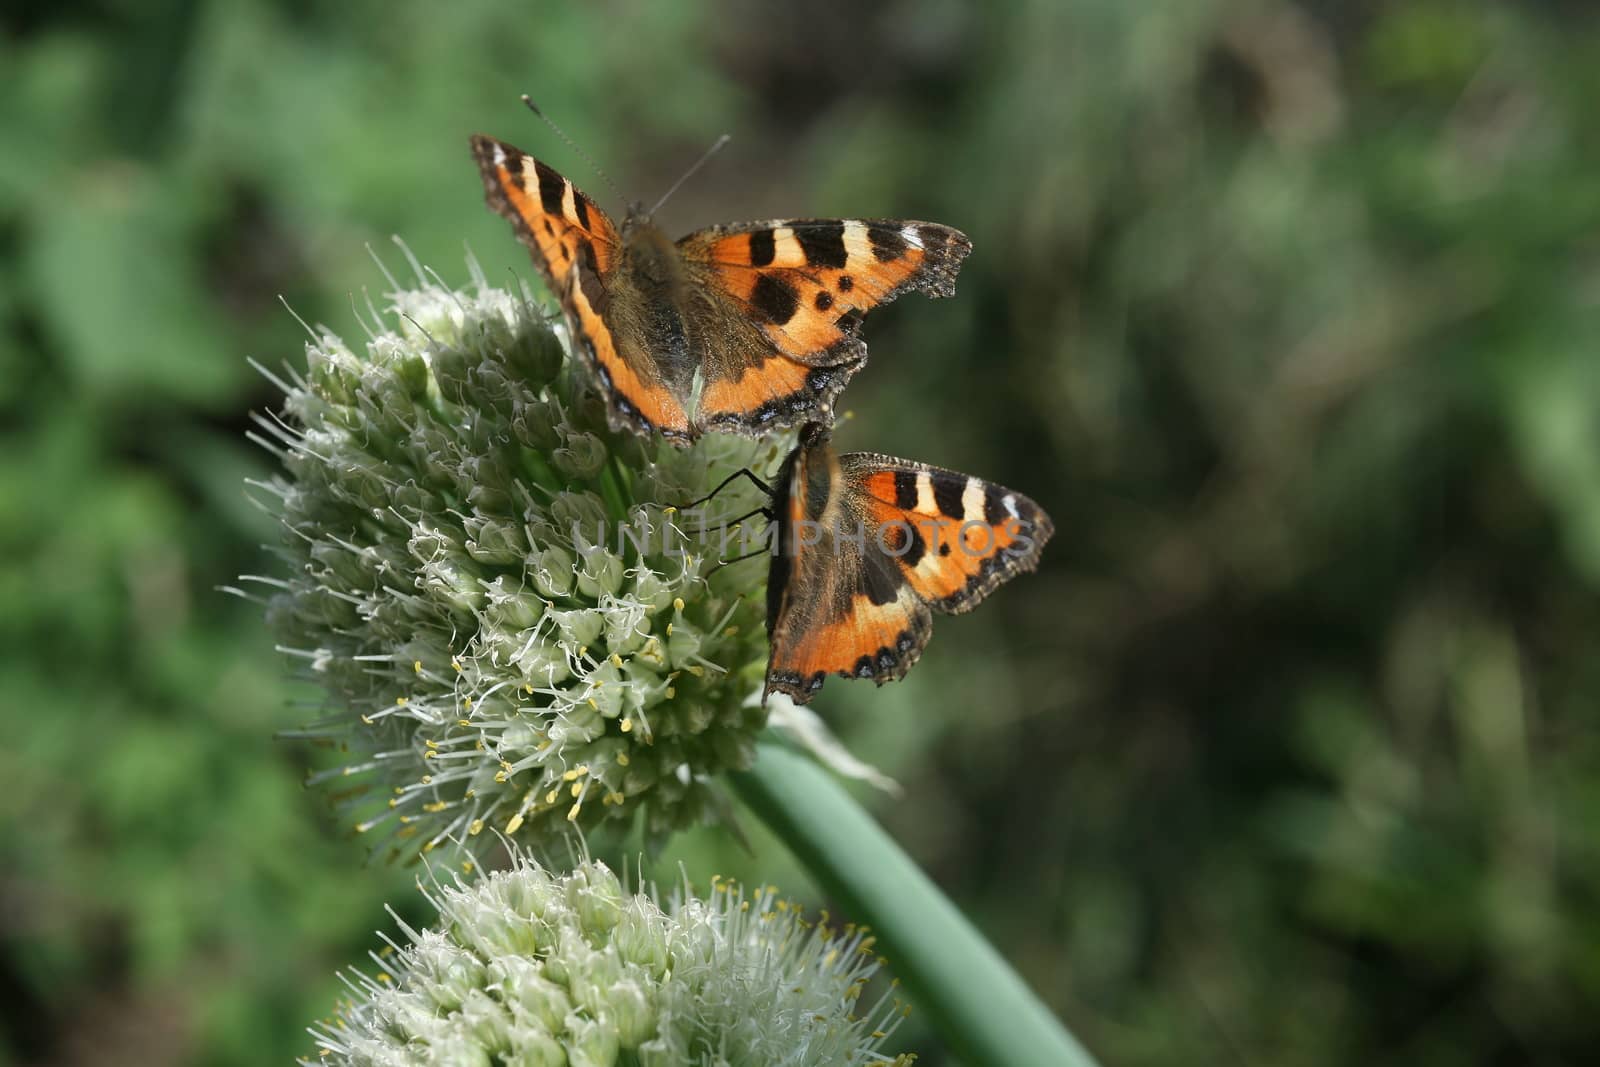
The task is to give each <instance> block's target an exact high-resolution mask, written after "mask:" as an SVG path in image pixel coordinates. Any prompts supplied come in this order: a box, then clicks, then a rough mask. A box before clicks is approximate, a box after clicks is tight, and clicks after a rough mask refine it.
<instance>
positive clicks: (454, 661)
mask: <svg viewBox="0 0 1600 1067" xmlns="http://www.w3.org/2000/svg"><path fill="white" fill-rule="evenodd" d="M450 666H452V667H454V668H455V669H456V673H457V674H460V673H461V661H460V660H458V659H456V658H455V657H454V656H451V657H450Z"/></svg>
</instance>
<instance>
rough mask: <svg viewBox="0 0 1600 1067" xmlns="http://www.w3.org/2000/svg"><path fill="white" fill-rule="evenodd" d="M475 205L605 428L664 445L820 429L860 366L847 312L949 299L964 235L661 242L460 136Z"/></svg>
mask: <svg viewBox="0 0 1600 1067" xmlns="http://www.w3.org/2000/svg"><path fill="white" fill-rule="evenodd" d="M472 154H473V156H474V158H475V159H476V160H477V163H478V168H479V170H480V171H481V172H482V174H483V186H484V193H485V198H486V199H487V201H488V204H489V206H490V207H491V208H492V209H494V210H495V211H496V212H498V213H499V214H501V215H503V216H505V217H506V218H507V219H509V220H510V222H511V225H512V228H513V229H514V230H515V231H516V234H517V236H518V237H519V238H520V239H521V240H522V243H523V244H525V245H527V246H528V251H529V252H530V254H531V255H532V257H533V262H534V265H535V266H537V267H538V268H539V271H540V273H541V274H542V275H543V276H544V280H545V282H546V284H548V285H549V287H550V290H551V292H552V293H553V294H554V295H555V296H556V298H557V299H558V300H559V301H560V303H561V308H562V311H563V313H564V315H565V317H566V321H567V325H568V328H569V330H570V332H571V335H572V337H573V338H574V340H575V341H576V342H577V346H578V347H579V349H581V351H582V353H583V356H584V358H585V359H586V360H587V361H588V363H589V364H590V366H591V367H592V368H593V369H594V372H595V374H596V375H597V376H598V378H599V381H600V384H601V386H602V392H603V393H604V396H605V398H606V402H607V408H608V413H609V418H610V421H611V424H612V425H613V427H627V428H629V429H632V430H634V431H635V432H638V433H645V434H648V433H650V432H652V431H654V432H656V433H660V434H662V435H663V436H665V437H667V438H669V439H671V440H673V441H674V442H677V443H684V442H688V441H692V440H694V439H695V438H696V437H698V436H699V435H701V434H703V433H706V432H709V431H724V432H735V433H742V434H746V435H750V436H759V435H762V434H765V433H767V432H769V431H771V430H775V429H779V428H783V427H787V426H793V425H796V424H798V423H803V422H807V421H817V422H825V423H831V422H832V421H833V401H834V398H835V397H836V396H837V395H838V394H839V391H840V390H841V389H843V388H844V386H845V383H846V382H848V381H849V380H850V377H851V375H853V374H855V372H856V371H858V370H860V369H861V367H862V365H863V364H865V363H866V359H867V349H866V345H865V343H863V342H862V340H861V338H860V337H859V336H858V332H859V328H860V325H861V317H862V315H863V314H865V313H866V312H867V311H869V310H871V309H872V308H874V307H877V306H878V305H879V304H884V303H888V302H889V301H890V300H893V299H894V298H895V297H897V296H899V295H900V294H901V293H904V292H906V291H907V290H912V289H915V290H917V291H919V292H923V293H926V294H928V295H929V296H935V297H942V296H951V295H953V294H954V292H955V278H956V273H957V271H958V270H960V267H961V260H962V259H963V258H965V256H966V255H967V253H968V252H970V251H971V250H972V242H971V241H969V240H968V239H967V237H966V235H965V234H963V233H961V232H960V231H958V230H953V229H951V228H950V227H948V226H940V225H937V224H935V223H931V222H907V221H901V220H884V219H782V220H769V221H766V222H741V223H733V224H730V225H725V226H713V227H711V228H710V229H705V230H698V231H696V232H694V233H691V234H689V235H688V236H687V237H684V238H682V239H681V240H678V241H676V242H674V241H671V240H669V239H668V238H667V236H666V234H665V233H664V232H663V231H662V230H661V229H660V228H659V227H658V226H656V224H655V223H654V222H652V221H651V219H650V215H649V213H648V212H646V211H645V210H644V208H643V206H642V205H637V204H636V205H633V206H632V207H630V208H629V210H628V214H627V217H626V218H625V219H624V220H623V222H622V227H621V229H620V230H619V229H618V228H617V227H616V226H615V225H614V224H613V223H612V221H611V220H610V219H609V218H607V217H606V215H605V213H604V212H602V211H601V210H600V209H599V208H598V207H596V206H595V204H594V201H592V200H591V199H589V197H587V196H585V195H584V194H583V193H582V192H580V191H579V190H578V188H577V187H576V186H574V185H573V184H572V182H570V181H568V180H567V179H566V178H563V177H562V176H561V175H560V174H557V173H556V172H555V171H554V170H552V169H551V168H550V167H548V166H546V165H545V164H543V163H541V162H539V161H538V160H536V159H534V158H533V157H532V156H529V155H528V154H527V153H525V152H523V151H522V150H521V149H518V148H514V147H512V146H511V145H509V144H506V143H505V142H504V141H498V140H495V139H494V138H492V137H487V136H484V135H482V134H479V135H476V136H474V137H473V138H472Z"/></svg>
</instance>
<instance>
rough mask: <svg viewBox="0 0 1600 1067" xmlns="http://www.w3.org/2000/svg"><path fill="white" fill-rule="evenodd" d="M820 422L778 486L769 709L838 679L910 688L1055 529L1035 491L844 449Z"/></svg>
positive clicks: (803, 438) (804, 698) (803, 699)
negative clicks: (916, 669) (943, 642)
mask: <svg viewBox="0 0 1600 1067" xmlns="http://www.w3.org/2000/svg"><path fill="white" fill-rule="evenodd" d="M830 437H831V434H830V433H829V430H828V429H827V427H825V426H822V425H820V424H816V423H812V424H808V425H807V426H805V427H804V428H803V429H802V430H801V432H800V440H799V444H798V445H797V446H796V447H795V449H794V451H793V452H791V453H790V454H789V456H788V458H787V459H786V460H785V461H784V463H783V466H782V467H780V468H779V471H778V476H777V481H776V484H775V485H774V486H773V487H772V489H771V492H772V509H771V514H772V516H773V526H774V528H775V531H776V538H775V544H774V547H773V554H772V562H771V566H770V570H769V572H768V578H767V634H768V638H769V641H770V644H771V653H770V658H769V659H768V662H767V680H766V688H765V690H764V692H763V693H762V699H763V700H765V699H766V697H767V696H769V695H770V694H772V693H774V692H781V693H787V694H788V695H789V696H790V697H792V698H793V699H794V700H795V701H796V702H797V703H800V704H804V703H807V702H809V701H810V700H811V698H812V697H813V696H815V695H816V694H817V692H818V690H820V689H821V688H822V683H823V681H824V680H825V679H826V678H827V676H828V675H830V674H836V675H839V676H840V677H844V678H871V679H873V680H874V681H876V682H877V683H878V684H879V685H882V684H883V683H884V682H889V681H895V680H897V679H900V678H903V677H905V675H906V672H907V671H909V670H911V668H912V666H913V665H914V664H915V663H916V662H917V659H918V658H919V657H920V656H921V655H922V650H923V648H924V647H926V645H927V643H928V638H929V637H930V636H931V635H932V629H933V613H934V612H936V611H938V612H943V613H945V614H950V615H957V614H960V613H962V612H965V611H970V610H971V609H972V608H973V607H975V606H976V605H977V604H978V602H979V601H981V600H982V599H983V598H984V597H986V596H988V595H989V594H990V593H991V592H993V591H994V590H995V588H996V587H997V586H999V585H1000V583H1002V582H1004V581H1006V580H1007V579H1009V578H1010V577H1012V576H1013V575H1015V574H1017V573H1018V572H1019V571H1031V570H1033V569H1034V568H1035V567H1036V566H1037V564H1038V562H1039V553H1040V552H1041V551H1042V550H1043V548H1044V545H1045V542H1046V541H1048V540H1049V539H1050V536H1051V534H1053V533H1054V532H1055V527H1054V526H1053V525H1052V524H1051V522H1050V517H1049V516H1048V515H1046V514H1045V513H1044V510H1043V509H1042V508H1040V507H1039V505H1038V504H1035V503H1034V502H1033V501H1032V500H1029V499H1028V498H1027V497H1025V496H1023V495H1022V494H1021V493H1016V492H1013V491H1012V490H1010V489H1006V488H1003V487H1001V486H998V485H995V484H994V483H992V482H986V481H983V480H982V479H981V478H973V477H969V476H968V475H965V474H958V473H956V472H955V471H949V470H941V469H940V468H938V467H930V466H928V465H926V464H923V463H914V462H912V461H911V460H906V459H895V458H894V457H892V456H881V455H876V454H874V453H870V452H847V453H844V454H843V455H840V454H837V453H835V452H834V451H833V448H832V447H831V445H830V443H829V441H830Z"/></svg>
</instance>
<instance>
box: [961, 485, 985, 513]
mask: <svg viewBox="0 0 1600 1067" xmlns="http://www.w3.org/2000/svg"><path fill="white" fill-rule="evenodd" d="M961 517H962V519H964V520H966V521H967V522H982V521H983V483H982V482H980V481H978V479H976V478H968V479H967V487H966V488H965V489H963V490H962V491H961Z"/></svg>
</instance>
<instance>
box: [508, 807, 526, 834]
mask: <svg viewBox="0 0 1600 1067" xmlns="http://www.w3.org/2000/svg"><path fill="white" fill-rule="evenodd" d="M520 829H522V812H520V811H519V812H517V813H516V814H515V815H513V816H511V821H510V822H508V823H506V833H508V834H514V833H516V832H517V831H518V830H520Z"/></svg>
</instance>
